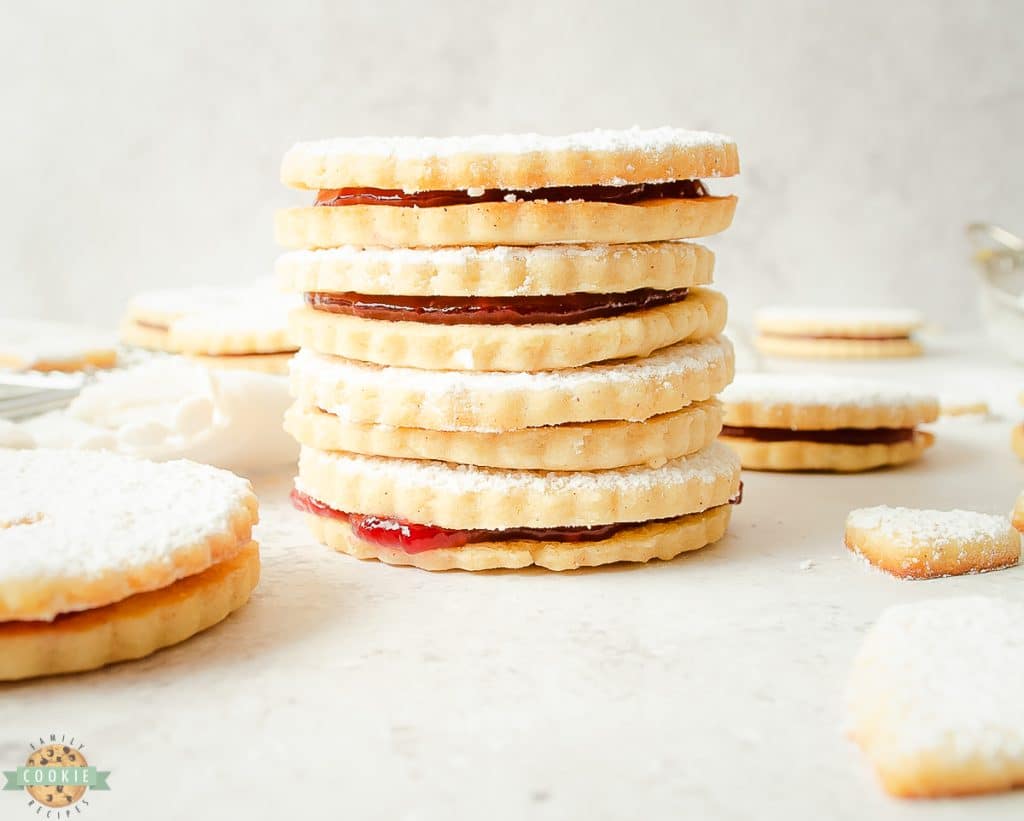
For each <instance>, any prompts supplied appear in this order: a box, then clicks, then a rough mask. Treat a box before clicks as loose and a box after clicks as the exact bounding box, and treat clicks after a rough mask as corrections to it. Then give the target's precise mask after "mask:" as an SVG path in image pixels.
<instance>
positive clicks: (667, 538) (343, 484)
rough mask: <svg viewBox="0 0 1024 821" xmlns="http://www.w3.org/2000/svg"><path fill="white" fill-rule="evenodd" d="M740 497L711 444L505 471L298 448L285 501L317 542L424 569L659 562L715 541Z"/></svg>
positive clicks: (736, 471) (735, 475)
mask: <svg viewBox="0 0 1024 821" xmlns="http://www.w3.org/2000/svg"><path fill="white" fill-rule="evenodd" d="M739 491H740V466H739V461H738V459H737V458H736V456H735V454H733V453H732V452H731V451H730V450H729V449H728V448H726V447H724V446H722V445H720V444H712V445H710V446H709V447H707V448H705V449H703V450H701V451H698V452H697V453H694V454H692V455H689V456H684V457H680V458H677V459H672V460H669V461H667V462H666V463H664V464H663V465H661V466H659V467H648V466H644V467H628V468H618V469H612V470H601V471H582V472H543V471H513V470H497V469H492V468H482V467H475V466H468V465H454V464H447V463H444V462H434V461H425V460H413V459H389V458H381V457H373V456H362V455H355V454H350V453H344V452H324V451H319V450H314V449H312V448H303V450H302V455H301V457H300V460H299V475H298V478H297V479H296V483H295V491H294V493H293V501H294V502H295V504H296V506H297V507H298V508H299V509H301V510H304V511H305V512H306V513H308V514H309V515H308V518H309V521H310V525H311V527H312V529H313V532H314V534H315V535H316V537H317V538H318V539H319V540H320V541H322V542H324V543H325V544H327V545H329V546H330V547H332V548H334V549H336V550H340V551H343V552H346V553H349V554H351V555H354V556H357V557H359V558H376V559H380V560H381V561H385V562H389V563H394V564H409V565H414V566H417V567H421V568H424V569H429V570H448V569H453V568H460V569H463V570H486V569H493V568H499V567H506V568H514V567H525V566H527V565H531V564H536V565H539V566H541V567H546V568H548V569H551V570H568V569H574V568H577V567H584V566H591V565H598V564H605V563H609V562H620V561H649V560H650V559H653V558H660V559H670V558H673V557H674V556H677V555H679V554H680V553H683V552H686V551H689V550H695V549H697V548H700V547H703V546H705V545H707V544H709V543H711V542H714V541H716V540H718V539H719V538H721V536H722V535H723V534H724V533H725V528H726V526H727V524H728V521H729V516H730V503H732V502H735V501H737V500H738V496H739Z"/></svg>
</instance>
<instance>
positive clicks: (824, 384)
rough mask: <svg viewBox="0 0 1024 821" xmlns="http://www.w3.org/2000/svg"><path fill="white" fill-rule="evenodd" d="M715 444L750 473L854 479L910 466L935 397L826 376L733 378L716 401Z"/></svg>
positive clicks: (933, 412)
mask: <svg viewBox="0 0 1024 821" xmlns="http://www.w3.org/2000/svg"><path fill="white" fill-rule="evenodd" d="M722 402H723V404H724V406H725V418H724V427H723V429H722V440H723V441H725V442H727V443H728V444H729V445H731V446H732V447H733V448H735V449H736V451H737V452H738V453H739V454H740V459H741V461H742V462H743V467H745V468H749V469H752V470H782V471H787V470H791V471H797V470H822V471H839V472H854V471H861V470H871V469H873V468H877V467H882V466H885V465H898V464H903V463H905V462H910V461H913V460H915V459H917V458H919V457H920V456H921V454H922V453H923V452H924V451H925V449H926V448H928V447H929V446H931V444H932V442H933V436H932V434H930V433H927V432H925V431H921V430H918V429H917V426H918V425H920V424H923V423H927V422H933V421H935V419H937V418H938V414H939V403H938V400H937V399H936V398H935V397H934V396H930V395H928V394H924V393H919V392H916V391H910V390H905V389H903V388H900V387H898V386H896V385H892V384H889V383H886V382H875V381H871V380H865V379H850V378H842V377H837V376H830V375H826V374H740V375H738V376H737V378H736V381H735V382H734V383H733V384H732V385H730V386H729V387H728V388H727V389H726V390H725V391H724V392H723V394H722Z"/></svg>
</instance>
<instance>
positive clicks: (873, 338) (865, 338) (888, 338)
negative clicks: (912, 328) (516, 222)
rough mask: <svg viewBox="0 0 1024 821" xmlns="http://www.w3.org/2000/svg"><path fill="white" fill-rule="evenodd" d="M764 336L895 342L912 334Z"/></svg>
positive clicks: (774, 332) (775, 334) (773, 334)
mask: <svg viewBox="0 0 1024 821" xmlns="http://www.w3.org/2000/svg"><path fill="white" fill-rule="evenodd" d="M761 335H762V336H773V337H776V338H777V339H812V340H816V339H843V340H846V341H849V342H895V341H897V340H902V339H910V334H894V335H892V336H863V335H861V336H858V335H857V334H852V333H850V334H784V333H779V332H778V331H772V332H768V331H765V332H763V333H762V334H761Z"/></svg>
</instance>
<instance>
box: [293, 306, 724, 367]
mask: <svg viewBox="0 0 1024 821" xmlns="http://www.w3.org/2000/svg"><path fill="white" fill-rule="evenodd" d="M726 312H727V308H726V301H725V297H724V296H722V295H721V294H720V293H718V292H717V291H711V290H708V289H706V288H697V289H695V290H693V291H691V292H690V293H689V294H688V295H687V297H686V298H685V299H683V300H681V301H679V302H674V303H671V304H669V305H662V306H659V307H657V308H647V309H644V310H640V311H633V312H631V313H628V314H623V315H621V316H615V317H608V318H606V319H590V320H586V321H584V322H576V323H573V324H568V325H556V324H537V325H434V324H430V323H426V322H410V321H392V320H381V319H364V318H363V317H355V316H345V315H341V314H332V313H330V312H327V311H317V310H314V309H313V308H300V309H299V310H297V311H295V312H293V313H292V323H291V328H292V337H293V338H294V339H295V340H296V341H297V342H298V343H299V344H300V345H301V346H303V347H308V348H312V349H313V350H315V351H319V352H321V353H326V354H332V355H335V356H341V357H344V358H346V359H359V360H362V361H364V362H375V363H377V364H379V365H393V366H397V367H409V368H421V369H425V370H467V371H542V370H553V369H559V368H575V367H578V366H580V365H588V364H590V363H591V362H604V361H607V360H610V359H624V358H627V357H633V356H647V355H648V354H650V353H651V352H652V351H655V350H658V349H659V348H664V347H666V346H669V345H674V344H675V343H677V342H682V341H684V340H688V339H692V340H701V339H705V338H707V337H710V336H715V335H717V334H719V333H721V331H722V329H723V328H724V327H725V320H726Z"/></svg>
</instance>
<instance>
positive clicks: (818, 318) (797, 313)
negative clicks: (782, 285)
mask: <svg viewBox="0 0 1024 821" xmlns="http://www.w3.org/2000/svg"><path fill="white" fill-rule="evenodd" d="M923 324H924V319H923V318H922V316H921V314H920V313H918V312H917V311H915V310H912V309H909V308H784V307H780V306H769V307H766V308H761V309H760V310H758V311H757V312H756V313H755V314H754V325H755V327H756V328H757V330H759V331H761V332H762V333H768V334H779V335H782V336H793V335H795V336H801V335H809V336H818V335H820V336H850V337H854V338H857V339H861V338H864V337H875V336H881V337H885V336H909V335H910V334H911V333H913V332H914V331H916V330H917V329H918V328H920V327H921V326H922V325H923Z"/></svg>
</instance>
